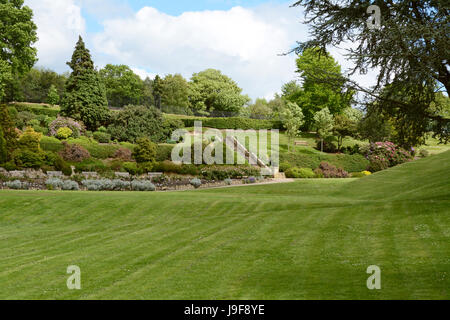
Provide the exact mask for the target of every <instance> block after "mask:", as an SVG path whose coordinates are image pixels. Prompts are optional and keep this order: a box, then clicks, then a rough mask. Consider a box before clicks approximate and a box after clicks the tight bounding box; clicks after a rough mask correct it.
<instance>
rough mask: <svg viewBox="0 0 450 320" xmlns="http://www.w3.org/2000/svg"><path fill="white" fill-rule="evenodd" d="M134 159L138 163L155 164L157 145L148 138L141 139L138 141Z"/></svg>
mask: <svg viewBox="0 0 450 320" xmlns="http://www.w3.org/2000/svg"><path fill="white" fill-rule="evenodd" d="M133 157H134V159H135V160H136V162H138V163H142V162H154V161H155V159H156V145H155V144H154V143H153V142H151V141H150V139H148V138H140V139H138V140H137V141H136V147H135V148H134V152H133Z"/></svg>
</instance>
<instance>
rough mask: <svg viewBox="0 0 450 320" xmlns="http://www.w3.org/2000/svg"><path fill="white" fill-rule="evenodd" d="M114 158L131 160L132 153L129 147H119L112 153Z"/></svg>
mask: <svg viewBox="0 0 450 320" xmlns="http://www.w3.org/2000/svg"><path fill="white" fill-rule="evenodd" d="M114 158H115V159H119V160H122V161H127V162H130V161H132V160H133V154H132V152H131V150H130V149H127V148H119V149H117V150H116V152H115V153H114Z"/></svg>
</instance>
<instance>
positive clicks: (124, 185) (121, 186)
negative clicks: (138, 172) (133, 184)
mask: <svg viewBox="0 0 450 320" xmlns="http://www.w3.org/2000/svg"><path fill="white" fill-rule="evenodd" d="M112 184H113V186H114V191H122V190H129V189H130V183H129V182H127V181H122V180H120V179H115V180H113V181H112Z"/></svg>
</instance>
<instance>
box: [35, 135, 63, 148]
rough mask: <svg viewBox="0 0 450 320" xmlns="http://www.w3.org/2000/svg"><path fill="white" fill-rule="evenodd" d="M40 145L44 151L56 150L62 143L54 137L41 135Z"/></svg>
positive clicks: (61, 146)
mask: <svg viewBox="0 0 450 320" xmlns="http://www.w3.org/2000/svg"><path fill="white" fill-rule="evenodd" d="M40 146H41V148H42V150H45V151H53V152H58V151H61V150H62V149H63V145H62V143H61V141H60V140H58V139H56V138H54V137H46V136H43V137H42V138H41V141H40Z"/></svg>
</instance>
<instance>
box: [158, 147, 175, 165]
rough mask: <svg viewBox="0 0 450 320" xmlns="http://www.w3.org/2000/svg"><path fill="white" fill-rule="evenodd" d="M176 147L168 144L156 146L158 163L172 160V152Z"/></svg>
mask: <svg viewBox="0 0 450 320" xmlns="http://www.w3.org/2000/svg"><path fill="white" fill-rule="evenodd" d="M173 148H174V146H173V145H168V144H158V145H157V146H156V161H159V162H161V161H165V160H172V150H173Z"/></svg>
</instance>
